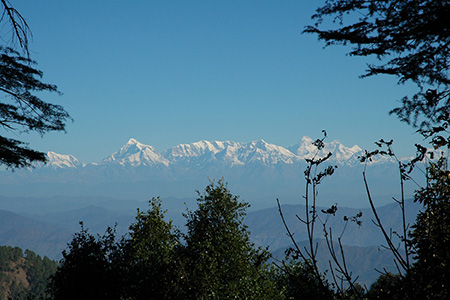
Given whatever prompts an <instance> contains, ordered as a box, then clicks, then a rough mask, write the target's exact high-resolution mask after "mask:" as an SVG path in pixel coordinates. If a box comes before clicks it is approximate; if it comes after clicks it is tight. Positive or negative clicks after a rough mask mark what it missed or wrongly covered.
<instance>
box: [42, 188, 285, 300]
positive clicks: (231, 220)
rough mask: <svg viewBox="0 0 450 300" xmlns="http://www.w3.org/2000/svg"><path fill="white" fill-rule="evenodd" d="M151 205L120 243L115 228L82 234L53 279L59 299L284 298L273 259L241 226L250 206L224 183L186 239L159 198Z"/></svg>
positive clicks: (192, 215) (201, 205) (207, 198)
mask: <svg viewBox="0 0 450 300" xmlns="http://www.w3.org/2000/svg"><path fill="white" fill-rule="evenodd" d="M149 206H150V207H149V210H148V211H146V212H141V211H139V210H138V213H137V216H136V221H135V222H134V223H133V224H132V225H131V226H130V232H129V234H128V235H126V236H124V237H123V238H122V239H121V240H120V241H116V239H115V236H114V232H113V231H112V230H111V229H110V230H109V231H108V232H107V234H105V235H104V236H97V237H95V236H93V235H91V234H89V233H88V232H87V230H85V229H84V228H83V227H82V230H81V232H80V233H77V234H75V236H74V239H73V240H72V242H71V243H70V244H69V249H68V251H64V252H63V259H62V260H61V264H60V266H59V267H58V270H57V272H56V274H55V275H54V276H53V277H52V279H51V282H50V285H49V290H50V292H51V295H52V296H53V298H54V299H55V300H57V299H87V298H95V299H282V298H281V296H282V295H281V293H280V292H279V291H278V290H277V289H276V283H275V281H274V280H273V274H272V273H271V272H270V269H269V267H268V265H267V260H268V258H269V256H270V255H269V253H268V252H267V251H264V250H261V249H255V248H254V245H253V244H252V243H251V242H250V239H249V232H248V231H247V228H246V226H245V225H244V224H243V218H244V215H245V209H246V208H247V207H248V204H247V203H244V202H240V201H239V200H238V197H237V196H233V195H232V194H231V193H230V192H229V191H228V189H227V188H226V186H225V184H224V183H223V182H222V181H219V183H218V185H215V184H214V183H211V184H210V185H209V186H208V187H207V188H206V192H205V194H203V195H200V196H199V199H198V209H197V210H196V211H194V212H188V213H187V214H186V217H187V229H188V230H187V233H186V234H184V235H182V234H180V233H179V232H178V230H176V229H175V228H174V227H173V225H172V222H171V221H169V222H166V221H165V220H164V213H165V212H164V211H163V210H162V208H161V200H160V199H159V198H153V199H152V200H151V201H150V202H149ZM183 239H184V240H183ZM80 287H82V288H80Z"/></svg>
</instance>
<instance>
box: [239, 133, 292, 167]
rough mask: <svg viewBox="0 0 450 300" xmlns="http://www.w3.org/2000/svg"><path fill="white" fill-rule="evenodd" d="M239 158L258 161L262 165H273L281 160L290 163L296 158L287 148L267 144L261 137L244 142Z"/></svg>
mask: <svg viewBox="0 0 450 300" xmlns="http://www.w3.org/2000/svg"><path fill="white" fill-rule="evenodd" d="M239 158H240V160H241V161H247V162H252V163H254V162H260V163H262V164H264V165H275V164H278V163H281V162H283V163H287V164H292V163H293V162H294V161H296V160H297V158H296V157H295V155H294V154H293V153H292V152H291V151H289V150H288V149H286V148H283V147H281V146H277V145H274V144H269V143H267V142H266V141H264V140H262V139H261V140H258V141H253V142H250V143H248V144H246V145H245V146H244V147H243V149H242V151H241V153H240V157H239Z"/></svg>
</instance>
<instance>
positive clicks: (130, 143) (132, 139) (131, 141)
mask: <svg viewBox="0 0 450 300" xmlns="http://www.w3.org/2000/svg"><path fill="white" fill-rule="evenodd" d="M135 144H140V143H139V142H138V140H136V139H134V138H131V139H129V140H128V142H127V143H126V145H135Z"/></svg>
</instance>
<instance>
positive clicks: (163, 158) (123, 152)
mask: <svg viewBox="0 0 450 300" xmlns="http://www.w3.org/2000/svg"><path fill="white" fill-rule="evenodd" d="M312 143H313V139H311V138H310V137H307V136H305V137H303V138H302V139H301V140H300V142H299V143H297V144H296V145H293V146H291V147H288V148H284V147H281V146H277V145H274V144H270V143H267V142H266V141H264V140H257V141H252V142H249V143H239V142H233V141H205V140H203V141H198V142H195V143H191V144H180V145H177V146H174V147H170V148H168V149H165V150H164V151H163V152H162V153H159V152H158V151H157V150H156V149H155V148H154V147H152V146H150V145H145V144H143V143H140V142H139V141H137V140H136V139H134V138H131V139H130V140H129V141H128V142H127V143H126V144H125V145H123V146H122V147H121V148H120V149H119V150H118V151H117V152H115V153H113V154H111V155H110V156H107V157H106V158H104V159H103V161H102V162H101V163H94V164H86V163H82V162H80V161H79V160H78V159H76V158H75V157H74V156H72V155H62V154H57V153H54V152H48V153H47V158H48V164H47V165H46V166H45V167H52V168H83V167H86V166H88V165H108V164H119V165H128V166H149V167H152V166H165V167H169V166H170V165H173V164H177V163H180V162H183V163H189V162H193V163H200V162H213V161H221V162H223V163H226V164H228V165H229V166H234V165H246V164H252V163H260V164H263V165H266V166H270V165H276V164H279V163H283V164H295V163H299V162H303V161H304V160H305V159H306V158H311V157H313V156H314V155H318V156H324V155H326V154H327V153H328V152H331V153H333V156H332V157H331V159H330V161H331V162H333V163H339V164H355V163H357V158H358V156H359V155H362V154H363V151H362V149H361V148H360V147H359V146H357V145H354V146H353V147H346V146H344V145H343V144H342V143H340V142H339V141H337V140H335V141H332V142H330V143H325V147H324V148H323V149H322V150H321V151H320V152H319V153H316V152H317V150H316V148H315V146H314V145H313V144H312ZM377 162H379V163H380V162H381V163H382V162H385V160H381V161H377ZM35 167H43V165H41V164H37V165H35Z"/></svg>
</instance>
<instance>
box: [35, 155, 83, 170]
mask: <svg viewBox="0 0 450 300" xmlns="http://www.w3.org/2000/svg"><path fill="white" fill-rule="evenodd" d="M34 166H35V167H44V168H51V169H66V168H78V167H84V166H85V164H84V163H82V162H80V161H79V160H78V159H77V158H76V157H75V156H73V155H64V154H58V153H55V152H52V151H49V152H48V153H47V164H43V163H36V164H35V165H34Z"/></svg>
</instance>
